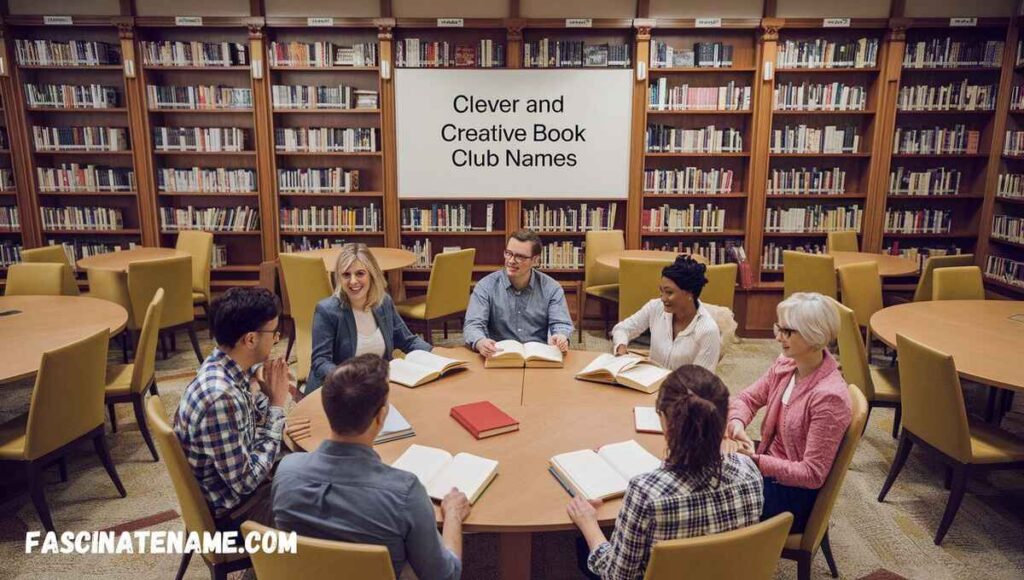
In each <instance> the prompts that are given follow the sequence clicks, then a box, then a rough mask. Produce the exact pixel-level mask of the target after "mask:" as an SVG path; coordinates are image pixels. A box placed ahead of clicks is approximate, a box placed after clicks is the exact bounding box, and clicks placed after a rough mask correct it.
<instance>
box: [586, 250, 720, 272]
mask: <svg viewBox="0 0 1024 580" xmlns="http://www.w3.org/2000/svg"><path fill="white" fill-rule="evenodd" d="M680 253H681V252H668V251H665V250H620V251H618V252H608V253H607V254H601V255H600V256H598V257H597V263H598V264H601V265H602V266H608V267H609V268H615V269H616V270H618V269H619V260H621V259H622V258H632V259H634V260H657V261H661V262H674V261H675V259H676V257H677V256H679V254H680ZM690 256H691V257H693V259H694V260H696V261H698V262H700V263H701V264H707V263H708V260H707V258H705V257H704V256H701V255H699V254H690Z"/></svg>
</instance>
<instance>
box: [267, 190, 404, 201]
mask: <svg viewBox="0 0 1024 580" xmlns="http://www.w3.org/2000/svg"><path fill="white" fill-rule="evenodd" d="M278 195H279V196H280V197H306V198H317V197H319V198H332V199H333V198H339V197H340V198H345V197H384V192H383V191H347V192H344V191H338V192H330V193H313V192H304V193H295V192H288V193H280V194H278Z"/></svg>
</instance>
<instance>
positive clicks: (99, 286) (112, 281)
mask: <svg viewBox="0 0 1024 580" xmlns="http://www.w3.org/2000/svg"><path fill="white" fill-rule="evenodd" d="M85 273H86V278H87V279H88V281H89V297H90V298H98V299H100V300H106V301H108V302H113V303H114V304H117V305H120V306H121V307H122V308H124V309H125V311H126V312H128V323H127V324H126V325H125V329H124V331H122V332H121V334H120V335H119V336H120V337H121V353H122V357H123V358H122V360H123V362H124V364H128V351H129V350H131V347H130V345H129V343H130V342H131V340H129V338H130V336H129V335H130V334H131V331H130V330H129V329H131V328H138V325H137V324H136V323H135V320H134V319H133V318H132V300H131V298H130V297H129V296H128V273H127V272H124V271H121V270H100V269H96V268H94V269H91V270H86V272H85Z"/></svg>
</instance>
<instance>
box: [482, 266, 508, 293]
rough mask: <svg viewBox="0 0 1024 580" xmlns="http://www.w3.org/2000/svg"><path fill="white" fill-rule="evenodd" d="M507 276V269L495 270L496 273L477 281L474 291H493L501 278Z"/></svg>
mask: <svg viewBox="0 0 1024 580" xmlns="http://www.w3.org/2000/svg"><path fill="white" fill-rule="evenodd" d="M505 275H506V274H505V269H504V268H501V269H499V270H495V271H493V272H491V273H490V274H488V275H486V276H484V277H483V278H480V280H479V281H477V283H476V286H474V291H475V290H477V289H479V290H489V289H491V288H492V287H493V286H495V285H496V284H497V283H498V281H499V280H500V279H501V277H502V276H505Z"/></svg>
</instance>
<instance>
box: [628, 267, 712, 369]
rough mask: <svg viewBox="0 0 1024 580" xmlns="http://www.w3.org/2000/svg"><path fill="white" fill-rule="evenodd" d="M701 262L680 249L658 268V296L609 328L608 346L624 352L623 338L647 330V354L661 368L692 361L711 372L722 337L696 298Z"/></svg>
mask: <svg viewBox="0 0 1024 580" xmlns="http://www.w3.org/2000/svg"><path fill="white" fill-rule="evenodd" d="M706 271H707V266H705V265H704V264H701V263H700V262H698V261H697V260H694V259H693V258H692V257H690V256H689V255H686V254H683V255H681V256H679V257H678V258H676V261H675V262H674V263H672V264H671V265H669V266H666V267H665V269H664V270H662V271H661V285H660V289H661V296H660V297H659V298H654V299H652V300H651V301H650V302H648V303H647V304H645V305H644V307H643V308H641V309H640V310H638V311H637V312H636V313H635V314H633V315H632V316H630V317H629V318H627V319H625V320H623V321H622V322H620V323H618V324H616V325H615V328H613V329H612V345H613V346H612V352H614V353H615V354H616V355H620V354H626V347H627V346H628V345H629V341H631V340H633V339H635V338H636V337H638V336H640V335H641V334H643V333H644V332H646V331H647V330H650V331H651V354H650V358H651V360H653V361H654V362H656V363H658V364H659V365H661V366H663V367H665V368H667V369H676V368H679V367H681V366H683V365H688V364H694V365H697V366H702V367H704V368H706V369H708V370H709V371H711V372H715V367H716V365H718V358H719V354H720V353H721V350H722V337H721V333H720V331H719V329H718V325H717V324H716V323H715V319H714V317H713V316H712V315H711V313H710V312H709V311H708V309H707V308H705V307H704V305H703V304H701V303H700V301H699V298H700V292H701V290H703V289H704V285H705V284H707V283H708V280H707V278H705V277H704V273H705V272H706Z"/></svg>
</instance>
